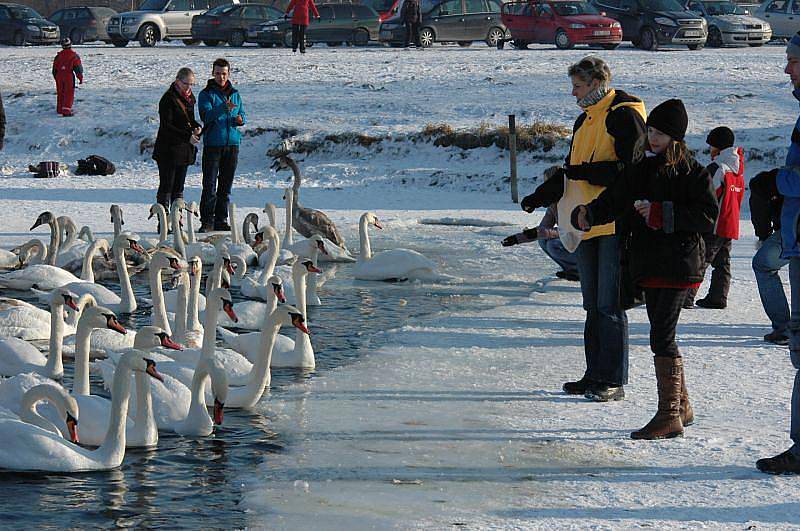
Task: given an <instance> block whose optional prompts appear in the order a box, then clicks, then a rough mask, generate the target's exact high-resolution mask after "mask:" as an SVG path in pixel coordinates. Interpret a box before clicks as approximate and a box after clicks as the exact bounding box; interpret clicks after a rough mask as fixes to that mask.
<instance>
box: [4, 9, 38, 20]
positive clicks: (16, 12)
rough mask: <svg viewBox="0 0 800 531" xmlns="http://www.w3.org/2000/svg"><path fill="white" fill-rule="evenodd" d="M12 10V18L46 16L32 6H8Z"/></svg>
mask: <svg viewBox="0 0 800 531" xmlns="http://www.w3.org/2000/svg"><path fill="white" fill-rule="evenodd" d="M8 10H9V11H11V18H19V19H27V18H44V17H43V16H42V15H40V14H39V13H37V12H36V11H35V10H33V9H31V8H30V7H25V6H8Z"/></svg>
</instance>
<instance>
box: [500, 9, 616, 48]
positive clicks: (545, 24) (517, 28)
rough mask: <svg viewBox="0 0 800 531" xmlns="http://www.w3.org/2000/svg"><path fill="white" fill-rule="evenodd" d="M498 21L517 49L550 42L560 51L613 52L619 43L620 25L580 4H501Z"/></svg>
mask: <svg viewBox="0 0 800 531" xmlns="http://www.w3.org/2000/svg"><path fill="white" fill-rule="evenodd" d="M501 19H502V21H503V24H505V25H506V27H507V28H508V29H509V31H510V32H511V42H512V43H513V44H514V46H515V47H516V48H526V47H527V46H528V45H529V44H532V43H550V42H553V43H555V45H556V47H557V48H559V49H562V50H568V49H569V48H572V47H573V46H574V45H576V44H589V45H597V46H601V47H602V48H605V49H606V50H613V49H614V48H616V47H617V46H619V43H620V42H621V41H622V26H620V23H619V22H617V21H616V20H614V19H613V18H609V17H606V16H605V13H601V12H600V11H598V10H597V8H595V7H594V6H593V5H591V4H590V3H588V2H583V1H580V0H535V1H528V2H508V3H505V4H503V11H502V15H501ZM498 47H501V46H498Z"/></svg>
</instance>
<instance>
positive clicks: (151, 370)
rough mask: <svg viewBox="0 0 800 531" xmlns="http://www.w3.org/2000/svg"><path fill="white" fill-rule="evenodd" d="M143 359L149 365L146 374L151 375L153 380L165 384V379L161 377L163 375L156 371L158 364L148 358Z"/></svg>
mask: <svg viewBox="0 0 800 531" xmlns="http://www.w3.org/2000/svg"><path fill="white" fill-rule="evenodd" d="M143 359H144V361H145V363H147V369H145V372H146V373H147V374H149V375H150V376H152V377H153V378H155V379H156V380H158V381H159V382H162V383H163V382H164V377H163V376H161V373H160V372H158V371H157V370H156V362H154V361H153V360H151V359H147V358H143Z"/></svg>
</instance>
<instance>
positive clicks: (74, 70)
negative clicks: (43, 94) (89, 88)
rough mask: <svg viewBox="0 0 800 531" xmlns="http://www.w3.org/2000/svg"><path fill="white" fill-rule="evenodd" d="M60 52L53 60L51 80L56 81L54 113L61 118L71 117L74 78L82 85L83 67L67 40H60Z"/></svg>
mask: <svg viewBox="0 0 800 531" xmlns="http://www.w3.org/2000/svg"><path fill="white" fill-rule="evenodd" d="M61 48H62V50H61V51H60V52H58V53H57V54H56V58H55V59H54V60H53V78H54V79H55V80H56V112H57V113H58V114H60V115H62V116H72V115H73V111H72V103H73V101H74V100H75V78H78V83H80V84H83V65H82V64H81V58H80V57H79V56H78V54H77V53H75V51H74V50H73V49H72V41H71V40H69V38H64V39H62V40H61Z"/></svg>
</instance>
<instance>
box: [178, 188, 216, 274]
mask: <svg viewBox="0 0 800 531" xmlns="http://www.w3.org/2000/svg"><path fill="white" fill-rule="evenodd" d="M184 211H185V212H187V213H188V214H189V215H188V216H187V217H186V237H187V240H188V241H187V243H186V256H187V257H192V256H199V257H200V258H201V259H202V260H203V262H206V263H208V264H211V263H213V262H214V261H215V260H216V259H217V255H218V254H219V252H218V250H217V246H216V245H214V244H212V243H209V242H204V241H198V240H197V237H196V235H195V231H194V218H198V217H200V207H199V206H198V205H197V203H196V202H195V201H192V202H190V203H189V204H187V205H185V206H184Z"/></svg>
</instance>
